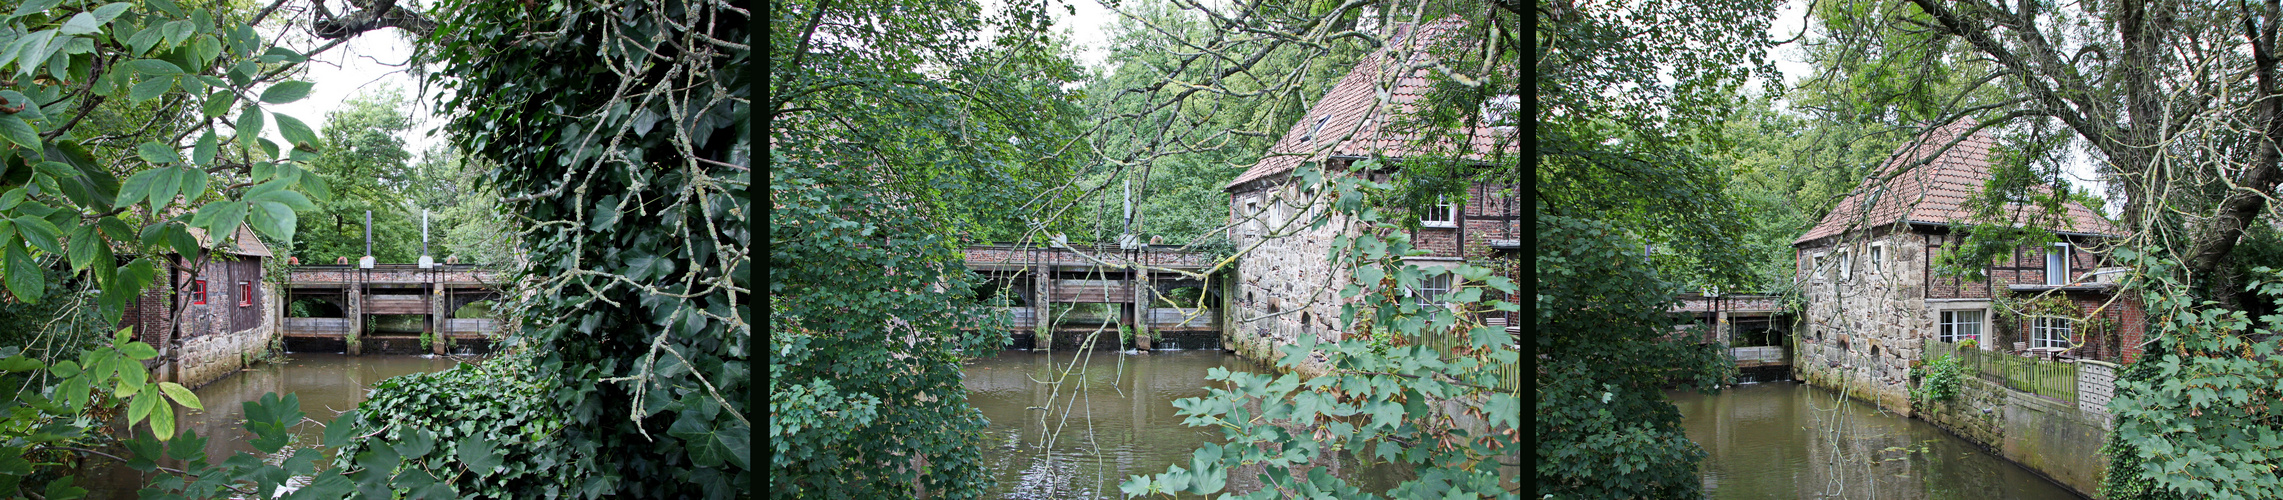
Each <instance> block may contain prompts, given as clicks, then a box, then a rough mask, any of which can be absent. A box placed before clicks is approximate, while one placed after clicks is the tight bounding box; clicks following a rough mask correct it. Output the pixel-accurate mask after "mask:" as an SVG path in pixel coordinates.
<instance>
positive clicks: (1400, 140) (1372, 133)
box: [1223, 17, 1522, 189]
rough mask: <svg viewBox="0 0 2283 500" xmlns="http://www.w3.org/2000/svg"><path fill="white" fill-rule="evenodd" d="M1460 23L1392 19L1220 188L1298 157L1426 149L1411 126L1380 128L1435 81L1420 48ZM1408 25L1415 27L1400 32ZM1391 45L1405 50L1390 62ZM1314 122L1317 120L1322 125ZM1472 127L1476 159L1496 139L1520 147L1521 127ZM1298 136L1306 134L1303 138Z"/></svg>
mask: <svg viewBox="0 0 2283 500" xmlns="http://www.w3.org/2000/svg"><path fill="white" fill-rule="evenodd" d="M1464 26H1465V22H1464V21H1463V20H1460V19H1458V18H1457V17H1451V18H1446V19H1444V20H1441V21H1436V22H1433V23H1429V24H1427V25H1426V26H1425V27H1422V28H1418V29H1416V30H1414V29H1412V28H1411V27H1410V26H1407V25H1406V26H1398V27H1397V28H1396V31H1397V33H1398V35H1397V36H1396V37H1395V39H1393V40H1390V43H1389V44H1388V45H1387V46H1385V47H1381V48H1380V49H1379V50H1377V51H1373V52H1372V53H1371V54H1370V55H1367V56H1364V57H1363V60H1361V61H1357V62H1356V66H1355V69H1352V70H1349V71H1348V74H1347V76H1345V77H1342V78H1340V81H1339V83H1337V84H1334V85H1333V86H1332V89H1331V90H1330V91H1328V92H1325V93H1324V97H1323V98H1322V99H1319V100H1317V101H1316V105H1315V106H1314V107H1311V108H1309V109H1308V114H1307V115H1306V116H1302V117H1301V118H1300V120H1299V121H1297V122H1294V123H1293V124H1292V129H1291V130H1289V131H1286V132H1285V133H1284V138H1283V139H1281V140H1278V141H1277V142H1276V145H1274V146H1270V147H1269V148H1268V154H1267V155H1265V156H1263V157H1262V158H1261V160H1260V161H1259V162H1257V163H1254V164H1253V166H1252V168H1250V169H1247V170H1245V173H1244V174H1243V175H1239V176H1237V179H1236V180H1233V181H1229V184H1228V185H1227V186H1223V188H1224V189H1233V188H1235V187H1237V186H1241V185H1244V184H1245V183H1248V182H1252V181H1255V180H1259V179H1262V178H1267V177H1271V176H1274V175H1277V174H1282V173H1285V172H1289V171H1291V170H1292V169H1293V167H1297V166H1300V164H1302V163H1304V162H1308V161H1320V160H1323V159H1325V158H1327V157H1331V156H1351V157H1371V156H1374V155H1378V156H1384V157H1403V156H1412V155H1417V154H1421V153H1424V152H1426V151H1424V150H1423V149H1422V148H1420V147H1419V146H1418V145H1416V144H1412V141H1414V140H1417V139H1418V137H1417V134H1409V133H1399V132H1396V131H1391V130H1383V129H1384V125H1385V124H1386V123H1387V121H1388V120H1386V119H1385V117H1386V116H1388V114H1389V112H1391V111H1395V112H1409V111H1411V110H1412V109H1415V108H1416V106H1417V105H1416V104H1415V102H1416V101H1418V100H1419V98H1421V97H1424V96H1425V95H1426V94H1427V91H1428V90H1429V89H1431V88H1433V85H1434V80H1430V78H1440V77H1441V73H1440V72H1439V70H1436V69H1434V68H1433V67H1421V66H1431V65H1427V64H1422V63H1425V62H1427V61H1430V60H1431V59H1432V58H1433V55H1432V54H1430V53H1429V52H1428V51H1427V50H1426V48H1427V47H1430V46H1431V44H1433V43H1436V42H1438V41H1440V40H1442V39H1444V38H1445V37H1447V36H1448V35H1449V34H1450V32H1451V31H1452V30H1456V29H1459V28H1461V27H1464ZM1413 31H1416V32H1417V33H1418V35H1417V36H1406V35H1407V34H1408V33H1410V32H1413ZM1391 51H1392V52H1391ZM1391 53H1393V54H1402V55H1406V56H1407V57H1406V59H1405V60H1404V61H1401V62H1402V64H1391V62H1390V60H1391V59H1392V56H1391V55H1390V54H1391ZM1401 68H1413V69H1411V70H1410V71H1408V72H1406V73H1404V74H1403V75H1402V76H1401V77H1400V78H1394V79H1393V80H1394V81H1393V82H1391V83H1392V88H1389V89H1386V91H1385V92H1382V91H1381V89H1380V88H1379V85H1380V84H1381V80H1382V77H1383V75H1384V74H1385V73H1387V72H1391V71H1396V70H1399V69H1401ZM1519 112H1520V111H1519V110H1517V111H1516V113H1519ZM1318 122H1322V126H1321V127H1320V128H1319V127H1318V125H1317V123H1318ZM1351 131H1352V132H1353V133H1352V134H1350V132H1351ZM1473 132H1474V133H1473V134H1471V139H1472V142H1473V144H1472V145H1473V147H1474V151H1473V153H1471V154H1468V155H1467V156H1466V158H1469V159H1482V158H1484V157H1486V155H1488V154H1490V153H1492V152H1495V151H1497V148H1498V147H1499V146H1500V145H1501V144H1500V142H1501V139H1503V140H1504V145H1505V146H1506V147H1508V148H1517V149H1516V150H1518V148H1519V146H1520V145H1521V138H1522V134H1521V129H1519V128H1514V127H1476V128H1475V130H1474V131H1473ZM1501 136H1504V137H1501ZM1303 138H1306V139H1308V140H1302V139H1303ZM1330 140H1339V143H1338V144H1331V147H1329V148H1326V147H1325V145H1326V144H1327V143H1328V141H1330Z"/></svg>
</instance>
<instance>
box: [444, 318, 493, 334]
mask: <svg viewBox="0 0 2283 500" xmlns="http://www.w3.org/2000/svg"><path fill="white" fill-rule="evenodd" d="M498 331H499V320H495V319H491V318H451V319H446V320H444V333H449V334H469V335H488V334H492V333H496V332H498Z"/></svg>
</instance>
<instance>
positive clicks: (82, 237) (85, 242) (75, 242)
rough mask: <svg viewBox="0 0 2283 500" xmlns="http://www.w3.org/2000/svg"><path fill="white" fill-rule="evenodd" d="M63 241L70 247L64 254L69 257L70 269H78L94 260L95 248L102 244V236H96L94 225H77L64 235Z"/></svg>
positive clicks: (83, 268) (83, 267)
mask: <svg viewBox="0 0 2283 500" xmlns="http://www.w3.org/2000/svg"><path fill="white" fill-rule="evenodd" d="M65 243H66V244H67V245H68V246H70V247H71V248H69V249H68V250H70V251H69V252H66V254H65V255H66V256H67V257H69V258H70V259H71V269H72V270H74V271H78V270H85V269H87V265H88V264H89V263H91V262H93V261H94V260H95V249H96V248H100V247H102V246H103V238H101V237H98V236H96V232H95V226H79V227H75V228H72V229H71V232H70V233H69V234H68V235H66V241H65ZM105 264H110V263H108V262H106V263H105Z"/></svg>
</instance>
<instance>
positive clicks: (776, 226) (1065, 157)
mask: <svg viewBox="0 0 2283 500" xmlns="http://www.w3.org/2000/svg"><path fill="white" fill-rule="evenodd" d="M772 8H773V9H774V10H772V11H771V19H773V20H776V21H775V22H777V23H779V24H778V25H777V26H778V29H775V30H772V36H773V37H774V38H773V39H772V46H773V47H774V48H775V50H778V51H780V52H777V53H775V54H773V57H771V58H770V62H769V64H770V74H771V76H772V78H771V81H772V82H773V85H774V87H772V89H771V93H770V97H769V99H770V100H769V105H768V107H769V108H770V109H771V121H770V123H771V129H770V131H769V132H770V134H769V137H770V141H771V143H772V144H771V145H772V150H771V160H772V163H771V169H770V176H771V179H770V181H771V182H770V200H771V202H772V203H773V208H774V209H773V211H772V217H771V219H770V221H769V224H770V231H771V233H772V234H773V235H776V236H775V238H776V239H775V240H774V241H776V242H777V243H776V244H775V245H773V246H772V247H771V248H770V255H769V258H770V270H769V273H770V283H771V288H770V299H769V300H770V302H771V304H772V308H771V311H770V316H769V321H770V335H771V339H770V340H771V343H770V345H771V348H772V349H774V350H773V351H772V355H771V358H770V361H769V372H770V382H769V395H770V397H769V405H770V406H769V409H770V415H769V422H770V426H769V438H770V441H771V444H772V449H771V464H772V467H771V469H770V482H771V483H772V484H773V485H774V486H775V487H776V489H774V490H773V495H774V496H776V497H779V498H788V497H790V498H799V497H809V496H835V497H837V496H843V495H845V496H851V497H862V496H906V495H913V494H916V493H917V492H916V491H915V490H924V491H926V492H927V494H928V495H931V496H937V497H945V498H973V497H977V496H981V495H982V494H983V492H984V491H985V490H986V488H988V487H989V486H990V475H989V474H988V471H986V470H985V469H984V468H983V467H982V462H981V460H980V459H979V453H980V452H979V451H978V449H979V448H980V446H977V443H979V442H980V441H981V440H982V439H983V436H982V435H981V434H980V432H981V430H982V428H983V426H984V425H985V422H984V420H983V419H982V415H981V413H980V412H979V411H977V410H975V409H974V408H973V407H971V406H969V405H968V404H967V403H966V398H965V389H964V388H963V387H962V386H961V385H960V382H959V380H960V365H959V362H960V360H961V359H963V358H965V357H967V356H972V355H973V353H978V352H982V351H985V350H989V349H997V348H999V347H1001V346H1003V345H1004V343H1005V342H1006V339H1005V337H1004V334H1003V333H999V332H1002V331H1003V329H1002V328H998V327H999V326H1003V324H1004V323H1003V320H1001V319H996V318H994V317H993V315H992V314H991V312H990V311H989V310H987V309H983V308H982V307H980V306H982V305H983V304H981V303H979V302H978V300H977V298H976V297H977V294H976V293H975V291H974V287H975V286H977V284H978V283H977V281H978V280H977V279H976V276H975V275H974V274H972V273H969V272H967V271H966V270H965V269H964V267H963V263H962V259H961V257H960V252H959V245H960V244H962V243H964V242H969V241H977V240H982V241H1022V240H1031V239H1032V238H1040V239H1043V237H1044V235H1043V234H1042V233H1043V232H1045V231H1047V230H1052V229H1056V228H1055V227H1053V226H1050V225H1048V224H1047V223H1044V222H1043V220H1044V219H1045V218H1043V217H1042V218H1026V217H1025V215H1027V214H1034V213H1041V212H1051V211H1053V210H1055V209H1058V208H1062V206H1061V205H1059V204H1057V205H1049V204H1050V203H1056V202H1058V201H1059V200H1065V199H1067V198H1065V196H1066V193H1060V192H1057V191H1056V189H1055V186H1052V185H1049V184H1046V183H1045V181H1046V180H1051V179H1056V178H1058V177H1059V176H1067V175H1069V174H1068V173H1069V172H1070V171H1071V170H1070V165H1072V164H1074V163H1076V162H1078V161H1080V159H1081V158H1082V157H1084V156H1085V155H1086V153H1084V152H1083V151H1082V150H1080V149H1074V148H1073V147H1072V146H1073V144H1072V139H1074V136H1073V135H1071V133H1070V130H1071V129H1073V128H1075V123H1076V121H1077V120H1076V119H1075V118H1076V117H1078V116H1080V113H1079V112H1078V110H1077V108H1076V106H1075V104H1074V101H1076V98H1075V96H1074V95H1072V94H1070V93H1067V92H1065V91H1064V90H1063V87H1062V86H1063V84H1066V83H1069V82H1072V81H1075V80H1076V79H1077V78H1078V77H1079V76H1080V75H1079V73H1078V72H1077V70H1076V69H1077V68H1076V65H1075V64H1074V63H1073V62H1072V61H1070V60H1068V59H1067V58H1065V57H1064V56H1063V55H1061V53H1060V51H1059V49H1058V48H1057V46H1056V45H1055V42H1054V41H1053V40H1051V39H1050V38H1048V37H1047V36H1046V35H1045V33H1046V26H1047V25H1046V23H1047V22H1048V21H1049V20H1050V19H1051V17H1050V16H1048V15H1047V12H1046V11H1045V10H1044V8H1045V5H1044V4H1042V3H1031V2H1017V3H1015V4H1012V5H1008V6H1006V8H1005V10H1003V11H997V12H987V11H985V10H984V9H983V7H982V6H981V5H979V4H978V3H974V2H965V1H943V0H928V1H907V2H837V1H819V2H786V3H778V4H774V5H773V6H772ZM890 13H893V14H890ZM874 26H877V27H880V28H881V29H870V28H868V27H874ZM989 32H996V36H995V37H993V36H988V35H986V33H989Z"/></svg>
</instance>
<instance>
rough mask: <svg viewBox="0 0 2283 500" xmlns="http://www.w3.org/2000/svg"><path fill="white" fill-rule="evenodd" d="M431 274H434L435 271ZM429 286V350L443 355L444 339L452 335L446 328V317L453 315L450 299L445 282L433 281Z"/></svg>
mask: <svg viewBox="0 0 2283 500" xmlns="http://www.w3.org/2000/svg"><path fill="white" fill-rule="evenodd" d="M430 275H431V276H433V275H434V273H431V274H430ZM429 286H430V287H431V290H432V291H431V292H429V294H428V332H429V333H428V335H429V339H430V342H428V352H430V353H433V354H437V355H443V354H444V339H445V338H446V337H447V336H449V335H451V332H450V331H449V330H448V329H446V328H444V318H449V317H452V316H451V314H452V311H451V309H450V305H449V304H450V301H449V300H447V299H446V298H445V295H444V284H442V283H433V284H430V285H429Z"/></svg>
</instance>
